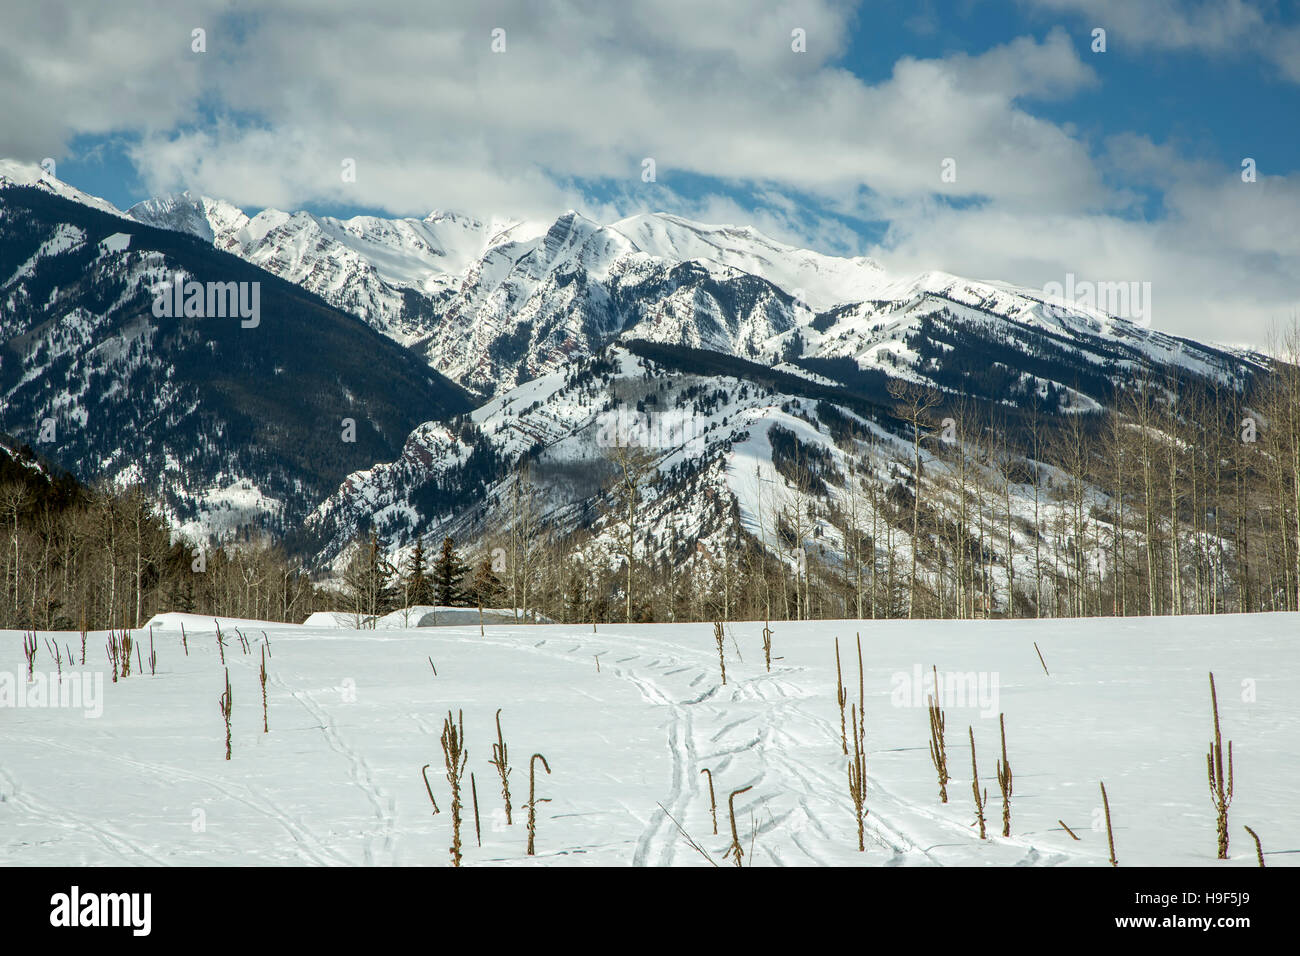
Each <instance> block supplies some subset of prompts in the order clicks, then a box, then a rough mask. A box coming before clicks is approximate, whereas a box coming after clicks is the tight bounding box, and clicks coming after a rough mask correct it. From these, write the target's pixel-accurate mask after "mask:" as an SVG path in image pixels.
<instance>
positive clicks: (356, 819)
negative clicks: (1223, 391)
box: [0, 613, 1300, 867]
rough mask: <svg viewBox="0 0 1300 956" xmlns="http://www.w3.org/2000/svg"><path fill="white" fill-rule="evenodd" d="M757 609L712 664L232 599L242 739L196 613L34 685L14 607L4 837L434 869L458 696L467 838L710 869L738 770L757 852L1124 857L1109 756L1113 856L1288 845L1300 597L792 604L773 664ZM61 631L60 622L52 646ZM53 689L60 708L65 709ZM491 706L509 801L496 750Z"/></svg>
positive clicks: (221, 856)
mask: <svg viewBox="0 0 1300 956" xmlns="http://www.w3.org/2000/svg"><path fill="white" fill-rule="evenodd" d="M182 624H184V628H185V638H184V640H185V646H187V647H188V655H187V654H186V652H185V649H184V647H183V644H182V632H181V625H182ZM762 628H763V625H762V622H757V623H755V622H748V623H746V622H738V623H730V624H727V625H725V630H726V637H725V640H724V646H723V653H724V655H725V661H726V684H725V686H724V685H723V684H722V682H721V679H720V673H719V661H718V648H717V645H716V644H715V641H714V636H713V629H712V627H711V626H710V625H708V624H698V623H691V624H658V625H615V624H600V625H599V626H598V627H597V629H596V632H595V633H593V630H592V626H591V625H590V624H585V625H577V624H570V625H539V626H529V625H522V624H521V625H488V626H487V627H486V629H485V633H484V634H483V635H480V633H479V628H478V626H477V625H474V626H452V627H436V628H413V629H407V630H403V629H387V630H378V631H366V630H362V631H358V630H351V629H347V628H339V627H304V626H294V625H284V624H262V623H258V622H238V621H225V622H223V623H222V631H223V633H224V635H225V640H226V646H225V650H224V653H225V655H226V663H227V665H228V667H229V675H230V685H231V690H232V697H233V711H232V759H231V760H230V761H229V762H227V760H226V759H225V728H224V724H223V720H222V715H221V713H220V712H219V708H218V707H217V706H215V705H216V704H217V702H218V698H219V696H220V695H221V693H222V691H223V689H224V685H225V676H224V670H223V667H222V664H221V662H220V660H219V653H221V651H220V649H219V648H218V644H217V637H216V632H215V627H214V624H213V621H212V620H211V619H202V618H198V617H190V616H183V615H175V614H168V615H161V616H159V617H158V618H156V619H155V620H154V621H153V622H152V639H153V645H154V648H155V650H156V653H157V668H156V671H157V672H156V674H152V675H151V674H149V673H148V671H149V669H150V668H149V663H148V653H149V639H150V635H149V632H148V630H147V629H144V630H138V631H135V632H133V634H134V636H135V637H137V638H139V639H140V640H141V641H142V647H143V657H142V665H141V666H142V668H143V671H144V673H143V674H140V673H134V672H133V673H132V674H131V675H130V676H129V677H125V678H122V679H120V680H118V681H117V682H114V681H113V680H112V678H111V674H110V673H109V672H108V671H107V670H106V668H108V666H109V661H108V659H107V657H106V650H105V647H106V643H107V641H106V634H105V633H103V632H91V633H90V634H89V635H88V636H87V639H86V662H87V663H86V665H85V666H84V667H83V666H81V665H80V664H75V665H70V664H69V663H68V661H67V659H66V658H67V655H68V652H69V650H70V651H71V653H72V655H73V656H74V657H75V659H76V660H77V661H80V659H81V654H80V643H81V636H80V634H76V633H66V632H65V633H57V634H48V633H40V634H39V635H37V637H38V649H37V653H36V656H35V660H34V663H33V677H34V681H32V682H28V680H27V665H26V661H25V660H24V657H23V652H22V644H21V641H20V636H21V635H20V634H19V633H18V632H3V633H0V704H3V706H0V864H4V865H76V866H82V865H124V864H125V865H135V864H139V865H145V866H155V865H158V866H161V865H238V864H253V865H304V864H306V865H325V866H335V865H381V866H383V865H448V864H449V863H450V856H449V852H448V847H449V846H450V844H451V841H452V834H451V827H452V824H451V819H452V812H451V796H450V793H449V788H448V782H447V780H446V776H445V766H444V759H443V752H442V749H441V747H440V744H439V736H440V734H441V733H442V729H443V720H444V719H445V718H446V717H447V715H448V712H449V711H450V712H452V713H454V714H459V713H461V712H463V720H464V729H465V735H466V740H467V749H468V764H467V769H466V774H467V781H466V786H465V788H464V791H463V792H462V799H463V802H464V810H463V817H464V822H463V828H462V842H463V848H464V863H465V865H468V866H483V865H503V864H516V865H517V864H535V865H628V864H637V865H648V866H669V865H676V866H696V865H698V866H707V865H708V861H707V860H706V855H707V857H708V858H709V859H711V860H712V861H713V862H715V863H717V864H719V865H731V861H730V860H724V854H725V853H726V851H727V849H728V846H729V844H730V843H731V842H732V841H731V834H730V822H729V819H728V813H727V795H728V794H729V793H731V792H732V791H736V790H740V789H742V788H751V789H748V790H747V791H746V792H744V793H742V794H739V795H738V796H737V798H736V800H735V810H736V812H735V818H736V828H737V832H738V836H739V838H740V843H741V844H742V846H743V849H744V854H745V856H744V863H745V865H755V866H770V865H801V866H807V865H858V864H861V865H876V866H884V865H909V866H931V865H953V864H956V865H995V866H1013V865H1038V866H1107V865H1108V857H1109V850H1108V845H1107V834H1106V825H1105V817H1104V813H1103V810H1102V801H1101V793H1100V789H1099V783H1100V782H1103V781H1104V782H1105V784H1106V789H1107V793H1108V798H1109V805H1110V813H1111V817H1112V824H1113V830H1114V844H1115V853H1116V856H1117V858H1118V862H1119V865H1120V866H1122V867H1123V866H1134V865H1174V866H1251V867H1253V866H1255V865H1257V864H1256V856H1255V847H1254V844H1253V842H1252V840H1251V838H1250V837H1249V836H1248V835H1247V833H1246V832H1245V830H1244V829H1243V828H1244V827H1245V826H1250V827H1251V828H1252V829H1254V830H1255V831H1256V832H1257V833H1258V834H1259V836H1260V839H1261V840H1262V843H1263V849H1264V852H1265V859H1266V861H1267V865H1268V866H1288V865H1294V864H1296V863H1298V862H1300V801H1297V800H1296V799H1295V792H1296V787H1297V785H1300V744H1298V743H1297V740H1300V735H1298V734H1297V730H1300V655H1298V654H1297V653H1296V641H1297V639H1298V637H1300V615H1297V614H1294V613H1291V614H1260V615H1235V616H1214V617H1159V618H1136V619H1132V618H1131V619H1124V620H1119V619H1105V618H1102V619H1091V620H1070V619H1056V620H1051V621H978V622H975V621H965V622H937V621H912V622H909V621H817V622H786V621H777V622H773V624H772V629H773V631H774V634H773V646H772V662H771V671H770V673H769V672H768V671H767V670H766V669H765V667H764V653H763V646H762ZM236 629H238V631H237V630H236ZM237 633H242V634H243V636H244V637H246V638H247V639H248V642H249V643H248V653H245V652H244V650H243V647H242V646H241V641H240V639H239V638H238V637H237ZM855 634H860V635H861V640H862V658H863V663H864V674H863V685H862V694H863V701H864V704H865V713H866V723H865V727H866V732H865V740H866V782H867V786H866V809H867V811H868V815H867V817H866V824H865V827H866V851H865V852H862V853H859V852H858V850H857V839H856V823H855V818H854V812H853V805H852V802H851V800H850V797H849V788H848V777H847V773H846V766H847V764H848V762H849V758H847V757H846V756H845V755H844V754H843V752H842V746H841V730H840V711H839V708H838V706H837V702H836V666H835V663H836V662H835V639H836V638H837V637H838V639H839V647H840V655H841V659H842V667H843V682H844V687H845V690H846V694H847V699H848V701H849V704H847V705H846V707H849V708H850V709H851V708H852V705H854V704H856V702H857V696H858V688H857V677H858V675H857V673H856V668H857V653H856V648H855V643H854V640H855ZM47 638H48V639H50V640H51V641H56V642H57V643H58V644H59V645H61V646H62V647H64V648H65V650H64V651H63V653H62V655H61V656H62V657H63V658H64V659H63V661H62V664H61V667H59V666H56V663H55V661H54V659H53V657H52V655H51V654H50V647H52V646H53V645H52V644H51V645H47V643H46V640H47ZM1035 643H1036V644H1037V648H1038V649H1039V650H1041V654H1042V661H1041V662H1040V659H1039V656H1038V653H1036V650H1035ZM263 644H266V645H267V646H268V648H269V650H270V652H271V653H270V657H269V658H268V659H267V660H266V667H267V673H268V681H267V702H268V716H269V727H270V731H269V733H264V732H263V713H262V695H261V687H260V685H259V667H260V664H261V660H262V658H261V656H260V655H261V650H262V645H263ZM932 666H934V667H936V668H937V670H938V672H939V674H940V677H941V678H943V677H944V675H961V676H960V677H957V676H954V677H952V678H949V679H948V680H946V681H945V682H944V683H945V691H944V695H945V700H944V701H943V709H944V711H945V714H946V734H945V736H946V747H947V755H948V765H949V774H950V777H951V779H950V781H949V783H948V785H947V791H948V796H949V802H948V803H947V804H943V803H941V802H940V800H939V797H938V787H937V779H936V772H935V768H934V766H933V764H932V762H931V759H930V755H929V753H928V746H927V744H928V739H929V726H928V714H927V710H926V707H925V703H926V702H925V699H924V697H925V694H926V692H927V691H928V690H929V687H928V685H926V684H925V683H924V682H923V675H928V674H929V673H930V672H931V667H932ZM435 667H436V675H435V673H434V668H435ZM1045 668H1046V671H1049V672H1050V674H1049V673H1046V672H1045ZM60 669H61V680H62V684H60V677H59V676H58V675H57V674H56V671H57V670H60ZM134 670H135V667H134V666H133V671H134ZM1210 671H1213V672H1214V675H1215V679H1216V682H1217V689H1218V706H1219V713H1220V718H1221V722H1222V731H1223V738H1224V741H1225V742H1226V741H1228V740H1231V741H1232V753H1233V759H1234V771H1235V778H1236V779H1235V791H1234V792H1235V796H1234V799H1233V802H1232V804H1231V807H1230V811H1229V823H1230V827H1229V830H1230V838H1231V848H1230V857H1231V858H1230V860H1229V861H1227V862H1219V861H1216V860H1215V850H1216V845H1215V813H1214V809H1213V807H1212V804H1211V801H1210V795H1209V790H1208V785H1207V779H1206V763H1205V760H1206V751H1207V749H1208V745H1209V742H1210V740H1211V739H1212V736H1213V722H1212V716H1211V706H1210V687H1209V680H1208V676H1207V675H1208V673H1209V672H1210ZM74 679H75V683H74ZM101 682H102V683H101ZM74 687H75V688H76V689H77V690H78V691H79V692H80V691H85V692H86V696H84V697H78V696H77V695H75V694H72V693H70V691H71V689H72V688H74ZM61 691H62V692H63V693H64V694H65V695H66V696H65V697H64V700H63V702H64V703H65V704H67V706H52V705H51V704H52V702H57V700H58V698H59V695H60V692H61ZM42 702H44V704H45V706H41V704H42ZM498 708H500V710H501V715H500V717H501V727H502V731H503V735H504V740H505V743H506V745H507V747H508V764H509V765H510V766H511V767H512V768H513V770H512V772H511V774H510V776H509V783H510V791H511V797H512V802H513V824H512V825H506V823H505V819H504V813H503V809H502V797H501V785H500V779H499V777H498V776H497V772H496V770H495V768H494V767H493V766H492V764H491V763H490V761H491V759H492V745H493V744H494V743H495V741H496V727H495V724H494V714H495V713H496V711H497V710H498ZM999 714H1004V715H1005V721H1006V746H1007V751H1006V752H1007V756H1008V759H1009V762H1010V764H1011V766H1012V768H1013V770H1014V784H1013V794H1012V797H1011V827H1010V829H1011V836H1010V837H1009V838H1003V837H1001V836H1000V835H999V834H1000V833H1001V821H1002V816H1001V814H1002V803H1001V797H1000V795H999V790H998V782H997V778H996V774H995V765H996V763H997V761H998V758H999V757H1000V741H999V720H998V715H999ZM968 728H971V729H973V733H974V739H975V745H976V754H977V758H978V770H979V777H980V784H981V788H984V787H987V789H988V794H989V796H988V801H987V808H986V816H987V817H988V839H986V840H981V839H980V837H979V834H978V832H977V827H976V826H975V825H974V824H975V818H976V813H975V809H974V803H973V797H972V790H971V755H970V745H969V742H968V741H969V737H968ZM850 734H851V731H850ZM534 753H541V754H543V755H544V756H545V758H546V760H547V762H548V764H549V767H550V770H551V773H550V774H549V775H548V774H546V773H544V772H543V770H542V767H541V764H540V762H539V763H538V764H537V780H536V797H537V801H538V802H537V804H536V855H535V856H533V857H529V856H528V855H527V853H526V845H527V833H526V816H527V809H526V803H527V800H528V791H529V781H528V764H529V757H530V756H531V755H532V754H534ZM426 764H428V765H431V766H430V767H429V770H428V779H429V783H430V785H431V788H432V795H433V797H434V798H435V799H436V800H437V803H438V806H439V808H440V809H441V811H442V812H440V813H438V814H436V815H435V814H434V813H433V812H432V806H431V804H430V799H429V794H428V793H427V792H426V788H425V782H424V780H423V779H422V776H421V768H422V767H423V766H424V765H426ZM705 768H707V769H709V770H710V771H711V773H712V779H713V781H714V786H715V788H716V797H717V803H718V821H717V822H718V827H717V829H718V834H717V835H715V834H714V832H713V830H714V828H713V823H712V819H711V814H710V798H709V784H708V781H709V778H708V777H707V776H706V775H704V774H703V773H702V771H703V770H704V769H705ZM471 772H472V773H473V774H474V778H475V792H476V795H477V803H478V811H479V818H480V829H481V838H482V845H481V846H479V844H478V841H477V839H476V836H475V823H474V821H475V815H474V811H473V807H472V804H471V792H470V788H469V785H468V774H469V773H471ZM543 799H546V800H549V802H542V800H543ZM1062 824H1064V825H1065V826H1068V827H1069V829H1070V830H1071V831H1073V834H1074V835H1075V836H1077V838H1078V839H1074V838H1073V837H1072V836H1071V835H1070V833H1069V832H1067V830H1066V829H1065V827H1063V825H1062ZM679 825H680V828H681V830H679V829H678V826H679ZM681 831H685V833H687V834H689V835H690V837H691V838H692V839H693V840H694V841H695V842H697V843H698V844H699V848H700V851H702V852H697V850H695V849H693V848H692V847H691V846H690V845H689V843H688V842H687V839H686V837H685V836H684V835H683V833H682V832H681Z"/></svg>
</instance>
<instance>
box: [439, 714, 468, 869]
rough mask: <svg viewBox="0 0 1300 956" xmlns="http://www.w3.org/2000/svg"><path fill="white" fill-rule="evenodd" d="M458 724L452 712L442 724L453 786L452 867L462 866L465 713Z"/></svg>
mask: <svg viewBox="0 0 1300 956" xmlns="http://www.w3.org/2000/svg"><path fill="white" fill-rule="evenodd" d="M458 718H459V719H458V722H457V723H452V720H451V711H447V719H446V720H444V721H443V722H442V755H443V760H444V761H445V762H446V764H447V783H448V784H450V785H451V839H452V843H451V847H450V850H451V865H452V866H460V861H461V852H460V811H461V803H460V782H461V779H462V778H463V776H464V774H465V762H466V761H467V760H468V759H469V754H468V753H467V752H466V751H465V713H464V711H460V712H459V713H458Z"/></svg>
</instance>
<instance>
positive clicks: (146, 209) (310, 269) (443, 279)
mask: <svg viewBox="0 0 1300 956" xmlns="http://www.w3.org/2000/svg"><path fill="white" fill-rule="evenodd" d="M128 214H129V215H130V216H132V217H133V218H135V219H136V220H138V221H140V222H143V223H147V224H149V225H152V226H157V227H159V228H162V229H174V230H177V231H179V232H186V233H189V234H190V235H193V236H197V237H199V238H200V239H203V240H204V241H206V242H211V243H212V244H213V245H215V246H216V247H217V248H218V249H221V250H223V251H225V252H230V253H233V254H234V255H237V256H239V257H241V258H243V259H246V260H248V261H249V262H251V263H253V264H254V265H257V266H260V267H261V268H263V269H266V270H267V271H268V272H272V273H274V274H275V275H278V276H280V277H281V278H283V279H287V280H288V281H290V282H293V283H295V284H297V285H301V286H302V287H304V288H306V289H308V290H310V291H311V292H314V293H316V294H317V295H319V296H321V297H322V298H323V299H325V300H326V301H328V302H330V303H331V304H333V305H335V306H337V307H338V308H340V309H344V310H345V311H348V312H351V313H352V314H354V315H358V316H360V317H362V318H363V319H365V320H366V321H367V322H369V323H370V324H371V325H372V326H373V327H374V328H376V329H378V330H379V331H381V332H384V333H385V334H387V335H389V336H390V337H392V338H394V339H395V340H397V341H398V342H401V343H403V344H407V343H409V342H411V341H415V340H419V339H420V338H422V337H426V336H428V335H429V334H430V333H431V331H432V330H433V328H434V326H435V325H436V323H437V314H438V313H437V305H438V303H439V302H441V301H443V300H445V299H446V298H447V297H448V296H449V295H450V294H451V293H452V291H453V290H454V288H455V287H456V286H457V285H458V284H459V282H460V279H461V277H462V276H463V275H464V274H465V272H466V271H467V270H468V269H469V268H470V266H471V265H472V264H473V263H474V262H475V261H476V260H477V259H479V258H480V257H482V256H483V255H484V254H485V253H486V252H487V251H488V250H489V249H491V248H492V247H494V246H495V245H498V244H500V243H504V242H508V241H510V240H511V239H512V238H514V237H517V236H520V235H527V234H528V233H529V231H530V230H535V229H536V228H537V227H536V226H534V225H532V224H529V223H525V222H518V221H515V222H510V221H505V220H487V221H480V220H477V219H472V218H470V217H468V216H461V215H457V214H454V213H443V212H433V213H430V214H429V215H428V216H427V217H425V218H424V219H380V218H376V217H373V216H356V217H354V218H352V219H347V220H341V219H335V218H332V217H330V216H316V215H313V214H311V213H307V212H294V213H287V212H281V211H279V210H277V209H264V210H262V211H261V212H259V213H257V214H256V215H255V216H252V217H249V216H247V215H245V214H244V212H243V211H242V210H240V209H238V208H236V207H235V206H233V205H231V204H230V203H228V202H225V201H223V200H219V199H211V198H208V197H206V196H194V195H192V194H190V193H188V192H186V193H179V194H174V195H169V196H163V197H160V198H156V199H150V200H146V201H145V202H142V203H139V204H137V205H135V206H132V207H131V209H130V210H129V211H128Z"/></svg>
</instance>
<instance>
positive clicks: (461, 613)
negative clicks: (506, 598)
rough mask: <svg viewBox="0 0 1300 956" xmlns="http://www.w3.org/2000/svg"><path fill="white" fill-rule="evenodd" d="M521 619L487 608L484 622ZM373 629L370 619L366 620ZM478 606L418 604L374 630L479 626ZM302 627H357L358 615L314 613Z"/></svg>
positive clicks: (376, 624)
mask: <svg viewBox="0 0 1300 956" xmlns="http://www.w3.org/2000/svg"><path fill="white" fill-rule="evenodd" d="M518 619H519V615H518V614H517V613H516V612H515V611H513V610H511V609H510V608H502V607H485V608H484V609H483V620H484V622H485V623H487V624H502V623H505V622H511V623H513V622H514V621H516V620H518ZM365 620H366V626H367V627H370V624H369V622H370V618H369V617H367V618H366V619H365ZM478 621H479V610H478V608H477V607H452V606H449V605H441V604H439V605H433V604H416V605H413V606H411V607H408V608H403V609H401V610H400V611H392V612H391V613H389V614H385V615H383V616H381V617H379V618H377V619H376V620H375V621H374V627H373V628H372V630H404V629H409V628H412V627H448V626H450V625H453V624H459V625H469V624H472V625H474V626H475V627H477V626H478ZM302 626H303V627H347V628H356V626H357V615H356V614H352V613H350V612H347V611H313V612H312V613H311V614H309V615H307V620H305V621H303V622H302Z"/></svg>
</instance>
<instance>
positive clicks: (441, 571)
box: [433, 538, 469, 607]
mask: <svg viewBox="0 0 1300 956" xmlns="http://www.w3.org/2000/svg"><path fill="white" fill-rule="evenodd" d="M468 570H469V567H468V565H466V564H465V563H464V562H463V561H461V559H460V555H458V554H457V553H456V546H455V543H454V542H453V541H452V540H451V538H443V540H442V551H441V552H440V553H439V554H438V560H437V561H436V562H435V563H434V565H433V586H434V595H435V597H436V598H437V603H438V605H439V606H440V607H457V606H463V605H464V601H465V598H464V595H463V594H462V593H461V588H460V580H461V578H463V577H464V576H465V572H466V571H468Z"/></svg>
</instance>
